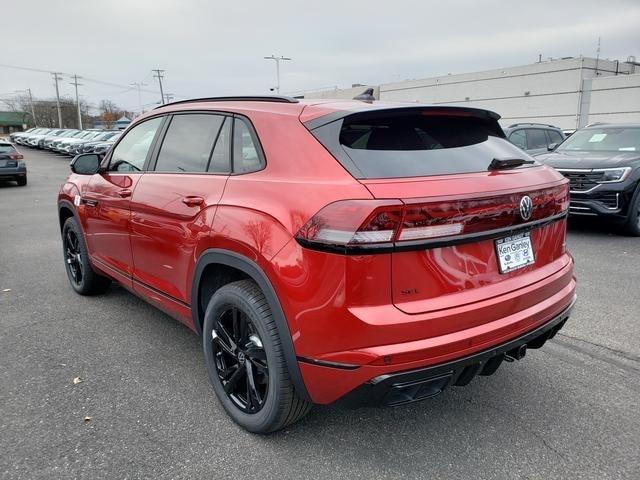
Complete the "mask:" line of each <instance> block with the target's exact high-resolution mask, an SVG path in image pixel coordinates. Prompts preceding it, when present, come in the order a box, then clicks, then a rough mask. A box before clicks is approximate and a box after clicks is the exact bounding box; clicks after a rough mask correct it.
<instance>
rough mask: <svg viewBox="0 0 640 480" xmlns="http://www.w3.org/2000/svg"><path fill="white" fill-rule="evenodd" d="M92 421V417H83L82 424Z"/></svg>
mask: <svg viewBox="0 0 640 480" xmlns="http://www.w3.org/2000/svg"><path fill="white" fill-rule="evenodd" d="M91 420H92V417H84V423H89V422H90V421H91Z"/></svg>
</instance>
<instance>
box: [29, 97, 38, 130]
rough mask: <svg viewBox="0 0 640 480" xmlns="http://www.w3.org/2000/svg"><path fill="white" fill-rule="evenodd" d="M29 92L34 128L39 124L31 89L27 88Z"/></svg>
mask: <svg viewBox="0 0 640 480" xmlns="http://www.w3.org/2000/svg"><path fill="white" fill-rule="evenodd" d="M27 92H29V105H31V117H32V118H33V126H34V127H37V126H38V123H37V122H36V111H35V109H34V108H33V97H32V96H31V88H27Z"/></svg>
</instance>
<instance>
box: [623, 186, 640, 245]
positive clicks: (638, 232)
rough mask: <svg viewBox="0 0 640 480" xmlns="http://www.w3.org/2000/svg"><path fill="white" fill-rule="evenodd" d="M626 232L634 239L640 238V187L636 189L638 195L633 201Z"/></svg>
mask: <svg viewBox="0 0 640 480" xmlns="http://www.w3.org/2000/svg"><path fill="white" fill-rule="evenodd" d="M624 231H625V233H626V234H627V235H631V236H632V237H640V185H638V187H636V193H635V194H634V195H633V197H632V199H631V205H629V213H628V214H627V221H626V223H625V225H624Z"/></svg>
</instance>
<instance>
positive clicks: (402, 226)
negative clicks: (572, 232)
mask: <svg viewBox="0 0 640 480" xmlns="http://www.w3.org/2000/svg"><path fill="white" fill-rule="evenodd" d="M525 195H529V196H530V197H531V199H532V201H533V212H532V213H531V217H530V218H527V219H526V220H525V219H524V218H522V215H521V213H520V201H521V200H522V198H523V197H524V196H525ZM568 207H569V187H568V184H563V185H560V186H558V187H553V188H547V189H541V190H536V191H533V192H526V193H523V192H519V193H511V194H502V195H493V196H491V197H482V198H477V199H455V200H427V201H424V200H421V201H405V202H403V201H401V200H342V201H338V202H334V203H331V204H329V205H327V206H326V207H324V208H323V209H322V210H320V211H319V212H318V213H317V214H315V215H314V216H313V217H312V218H311V219H310V220H309V221H308V222H307V223H306V224H305V225H304V226H303V227H302V228H301V229H300V230H299V231H298V233H297V234H296V239H297V240H298V242H300V243H301V244H302V245H305V246H316V247H321V246H327V247H329V246H332V247H337V248H338V249H340V248H348V247H361V248H362V247H372V248H373V247H389V246H391V247H392V246H394V245H396V246H402V245H404V244H409V243H419V242H420V241H427V240H431V239H444V238H453V239H455V238H456V237H461V236H464V235H469V234H478V233H483V232H491V231H494V230H501V229H510V228H517V227H518V226H519V225H524V224H530V223H531V222H538V221H544V220H545V219H547V218H551V219H553V218H555V217H557V216H559V215H563V214H565V213H566V211H567V209H568Z"/></svg>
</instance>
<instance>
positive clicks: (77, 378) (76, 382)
mask: <svg viewBox="0 0 640 480" xmlns="http://www.w3.org/2000/svg"><path fill="white" fill-rule="evenodd" d="M83 381H84V380H82V379H81V378H80V377H76V378H74V379H73V384H74V385H77V384H79V383H82V382H83Z"/></svg>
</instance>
